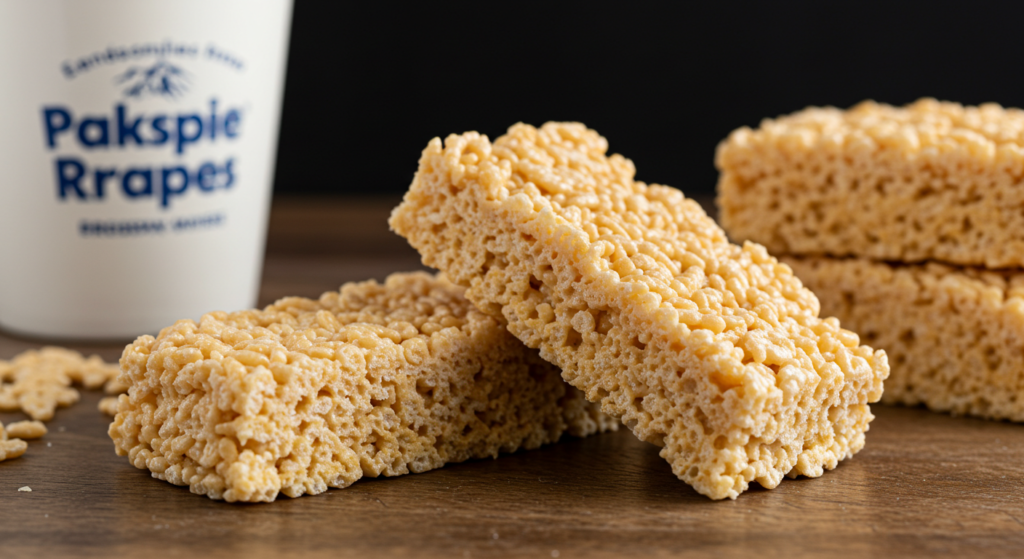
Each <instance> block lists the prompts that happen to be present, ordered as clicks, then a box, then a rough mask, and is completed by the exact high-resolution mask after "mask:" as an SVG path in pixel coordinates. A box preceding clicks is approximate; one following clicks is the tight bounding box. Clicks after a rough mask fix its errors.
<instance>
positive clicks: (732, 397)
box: [390, 123, 888, 499]
mask: <svg viewBox="0 0 1024 559" xmlns="http://www.w3.org/2000/svg"><path fill="white" fill-rule="evenodd" d="M607 147H608V144H607V142H606V141H605V139H604V138H602V137H601V136H599V135H598V134H597V133H596V132H594V131H592V130H588V129H587V128H586V127H584V126H583V125H582V124H564V123H548V124H545V125H544V126H543V127H541V128H540V129H537V128H534V127H532V126H527V125H523V124H517V125H515V126H513V127H512V128H510V129H509V131H508V134H507V135H505V136H502V137H500V138H498V139H497V141H495V142H494V143H493V144H492V143H491V142H489V141H488V140H487V138H486V137H484V136H481V135H479V134H477V133H475V132H470V133H466V134H463V135H461V136H459V135H452V136H449V137H448V139H447V140H446V141H445V144H444V145H442V143H441V140H439V139H437V138H435V139H434V140H431V141H430V143H429V144H428V146H427V148H426V149H425V150H424V152H423V155H422V158H421V159H420V165H419V170H418V172H417V173H416V176H415V178H414V179H413V183H412V187H411V188H410V190H409V192H408V193H407V194H406V196H405V200H404V201H403V202H402V204H401V205H400V206H399V207H398V208H397V209H396V210H395V211H394V213H393V214H392V217H391V222H390V223H391V226H392V228H393V229H394V230H395V231H397V232H398V233H399V234H401V235H402V236H404V237H406V238H407V239H408V240H409V242H410V243H411V244H412V245H413V246H414V247H415V248H416V249H417V250H419V251H420V254H421V255H422V256H423V261H424V263H426V264H427V265H430V266H434V267H437V268H439V269H441V270H442V271H444V272H445V273H446V274H447V275H448V277H449V278H451V279H452V280H453V281H455V282H457V283H459V284H462V285H465V286H468V287H469V290H468V291H467V297H468V298H469V299H470V300H471V301H472V302H473V303H474V304H475V305H476V306H477V307H478V308H479V309H481V310H482V311H484V312H486V313H488V314H490V315H491V316H494V317H502V318H503V319H504V320H506V321H507V323H508V329H509V331H511V332H512V333H513V334H515V335H516V337H518V338H519V339H520V340H522V341H523V342H524V343H526V345H528V346H530V347H535V348H540V352H541V356H542V357H543V358H545V359H547V360H548V361H550V362H552V363H554V364H555V365H558V366H559V367H560V368H561V369H562V371H563V372H562V376H563V378H565V379H566V380H567V381H569V383H570V384H572V385H573V386H575V387H577V388H579V389H581V390H583V391H585V392H586V395H587V398H588V399H589V400H590V401H592V402H600V403H601V405H602V408H601V409H602V410H603V411H604V412H605V413H609V414H611V415H614V416H618V417H621V418H622V420H623V421H624V422H625V424H626V425H628V426H629V427H630V429H632V430H633V432H634V433H635V434H636V435H637V436H638V437H640V438H641V439H642V440H645V441H648V442H651V443H654V444H656V445H659V446H661V447H663V448H662V450H661V456H662V457H664V458H665V459H666V460H668V462H669V463H670V464H671V465H672V470H673V472H675V474H676V475H677V476H678V477H680V478H681V479H683V480H685V481H686V482H687V483H689V484H691V485H693V487H694V488H695V489H697V491H699V492H701V493H703V494H705V495H707V496H709V497H711V498H714V499H721V498H724V497H731V498H735V497H736V496H737V495H739V494H740V493H741V492H743V491H744V490H745V489H746V488H747V485H748V484H749V483H750V482H751V481H757V482H758V483H760V484H761V485H762V486H764V487H767V488H771V487H775V486H776V485H777V484H778V483H779V481H780V480H781V478H782V476H783V475H787V474H788V475H791V476H796V475H798V474H801V475H806V476H819V475H821V474H822V470H823V469H831V468H834V467H835V466H836V464H837V462H838V461H839V460H841V459H843V458H846V457H849V456H851V455H853V454H854V453H855V452H857V451H858V450H860V448H861V447H862V446H863V445H864V432H865V431H866V430H867V428H868V422H869V421H871V419H872V415H871V413H870V409H869V407H868V403H869V402H874V401H876V400H878V398H879V396H881V394H882V380H883V379H884V378H885V377H886V376H887V375H888V365H887V364H886V357H885V353H884V352H881V351H877V352H876V351H873V350H872V349H871V348H869V347H866V346H861V345H860V344H859V341H858V338H857V336H856V335H855V334H853V333H852V332H848V331H846V330H843V329H841V328H840V327H839V323H838V322H837V321H835V320H834V319H833V320H820V319H819V318H818V317H817V316H818V302H817V299H815V297H814V295H813V294H812V293H811V292H810V291H808V290H807V289H805V288H804V287H803V286H802V285H801V284H800V281H799V280H798V279H797V278H796V277H794V276H793V274H792V272H791V271H790V269H789V267H787V266H784V265H781V264H779V263H778V262H777V261H776V260H775V259H774V258H772V257H771V256H769V255H768V253H767V252H766V251H765V249H764V248H763V247H761V246H759V245H755V244H746V245H744V246H743V247H739V246H736V245H733V244H730V243H729V242H728V241H727V240H726V237H725V234H724V233H723V232H722V230H721V229H719V227H718V226H717V225H716V224H715V223H714V222H713V221H712V220H711V219H710V218H708V216H707V215H705V213H704V212H703V210H701V208H700V206H699V205H698V204H697V203H696V202H694V201H692V200H689V199H687V198H685V197H684V196H683V194H682V193H681V192H679V191H678V190H675V189H672V188H668V187H664V186H654V185H652V186H647V185H645V184H643V183H640V182H636V181H634V180H633V175H634V168H633V164H632V162H630V161H629V160H628V159H625V158H623V157H622V156H619V155H612V156H610V157H609V156H607V155H606V151H607Z"/></svg>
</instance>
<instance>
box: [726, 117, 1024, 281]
mask: <svg viewBox="0 0 1024 559" xmlns="http://www.w3.org/2000/svg"><path fill="white" fill-rule="evenodd" d="M715 164H716V165H717V166H718V168H719V169H720V170H721V172H722V173H721V177H720V179H719V183H718V192H719V197H718V204H719V207H720V208H721V212H720V216H719V218H720V220H721V222H722V226H723V227H725V230H726V231H728V232H729V234H730V235H731V236H732V237H733V238H734V239H738V240H751V241H754V242H758V243H761V244H764V245H765V246H767V247H768V250H770V251H772V253H774V254H801V255H828V256H856V257H860V258H871V259H875V260H888V261H901V262H920V261H926V260H937V261H943V262H948V263H952V264H961V265H968V266H985V267H988V268H1015V267H1018V268H1019V267H1022V266H1024V184H1022V183H1024V178H1022V176H1024V111H1021V110H1019V109H1004V108H1002V107H1000V106H999V105H994V104H988V105H982V106H980V107H964V106H961V105H958V104H955V103H940V102H938V101H935V100H934V99H922V100H920V101H918V102H916V103H913V104H911V105H907V106H906V107H892V106H889V105H882V104H877V103H873V102H865V103H861V104H859V105H857V106H856V107H853V108H851V109H849V110H846V111H842V110H839V109H834V108H809V109H806V110H803V111H800V112H798V113H795V114H792V115H788V116H784V117H780V118H777V119H774V120H765V121H764V122H762V123H761V126H760V127H759V128H757V129H756V130H751V129H749V128H740V129H739V130H736V131H735V132H733V133H732V134H731V135H730V136H729V138H728V139H727V140H725V141H723V142H722V144H721V145H720V146H719V147H718V153H717V156H716V158H715Z"/></svg>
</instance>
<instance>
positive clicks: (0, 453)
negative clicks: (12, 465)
mask: <svg viewBox="0 0 1024 559" xmlns="http://www.w3.org/2000/svg"><path fill="white" fill-rule="evenodd" d="M27 449H28V443H26V442H25V441H23V440H21V439H10V440H7V439H4V440H0V462H3V461H4V460H10V459H12V458H17V457H19V456H21V455H22V454H25V451H26V450H27Z"/></svg>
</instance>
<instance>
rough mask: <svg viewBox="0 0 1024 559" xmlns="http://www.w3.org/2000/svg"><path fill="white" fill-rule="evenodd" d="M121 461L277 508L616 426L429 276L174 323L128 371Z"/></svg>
mask: <svg viewBox="0 0 1024 559" xmlns="http://www.w3.org/2000/svg"><path fill="white" fill-rule="evenodd" d="M121 366H122V373H121V376H120V377H119V380H120V381H121V382H122V383H124V384H125V385H127V386H128V387H129V389H128V393H127V394H126V395H122V396H121V397H120V400H119V402H118V404H117V406H118V407H117V415H116V416H115V419H114V422H113V423H112V424H111V426H110V436H111V438H112V439H113V440H114V444H115V447H116V451H117V453H118V454H119V455H122V456H123V455H127V456H128V457H129V459H130V460H131V462H132V464H134V465H135V466H136V467H138V468H145V469H148V470H150V471H151V472H152V475H153V477H156V478H159V479H163V480H166V481H169V482H171V483H174V484H176V485H187V486H189V488H190V489H191V490H192V491H193V492H195V493H199V494H205V495H207V496H209V497H210V498H214V499H225V500H227V501H272V500H274V499H275V498H276V496H277V494H278V493H279V492H280V493H284V494H285V495H288V496H290V497H297V496H300V495H303V494H317V493H322V492H323V491H325V490H327V488H328V487H346V486H348V485H350V484H351V483H353V482H354V481H356V480H358V479H359V478H361V477H363V476H373V477H375V476H381V475H383V476H396V475H401V474H406V473H409V472H424V471H427V470H431V469H434V468H439V467H441V466H443V465H444V464H446V463H450V462H459V461H463V460H467V459H470V458H483V457H496V456H497V455H498V454H499V453H500V452H512V451H515V450H516V449H519V448H536V447H538V446H540V445H542V444H545V443H549V442H554V441H556V440H558V438H559V437H560V436H561V435H562V434H563V433H570V434H573V435H578V436H584V435H588V434H591V433H595V432H598V431H604V430H610V429H615V428H616V427H617V425H618V424H617V422H615V421H613V420H612V419H611V418H608V417H606V416H604V415H602V414H601V413H600V412H599V411H598V409H597V407H596V406H593V405H591V404H589V403H588V402H586V400H585V399H584V398H583V396H582V395H581V394H580V393H578V392H576V391H575V390H573V389H572V388H571V387H568V386H566V384H565V383H564V382H563V381H562V379H561V378H560V377H559V374H558V370H557V369H556V368H554V367H553V366H551V365H550V364H548V363H546V362H544V361H543V360H542V359H540V357H538V355H537V352H536V351H533V350H530V349H528V348H526V347H524V346H523V345H522V344H521V343H519V342H518V341H517V340H516V339H515V338H513V337H512V336H511V335H509V334H508V332H506V331H505V329H504V326H503V325H502V324H500V323H499V321H497V320H495V319H493V318H491V317H488V316H486V315H484V314H482V313H480V312H478V311H476V310H475V309H474V308H473V307H472V306H471V305H470V304H469V303H468V301H466V299H465V298H464V297H463V290H462V289H461V288H458V287H456V286H454V285H452V284H451V283H449V282H447V281H446V280H444V279H440V278H435V277H433V276H430V275H427V274H425V273H412V274H394V275H392V276H390V277H389V278H388V279H387V281H386V283H385V284H383V285H381V284H378V283H376V282H373V281H369V282H364V283H356V284H348V285H345V286H343V287H342V289H341V291H340V292H331V293H325V294H324V295H323V296H321V297H320V299H319V300H311V299H303V298H298V297H292V298H285V299H281V300H280V301H278V302H277V303H275V304H273V305H270V306H269V307H267V308H265V309H263V310H250V311H240V312H234V313H224V312H216V313H210V314H207V315H206V316H204V317H203V318H202V320H201V321H200V322H199V323H195V322H193V321H191V320H181V321H178V322H177V323H176V324H174V325H173V326H169V327H167V328H165V329H164V330H163V331H161V332H160V334H159V336H157V337H156V338H154V337H152V336H142V337H140V338H139V339H138V340H136V341H135V343H133V344H131V345H129V346H128V347H127V348H126V349H125V351H124V355H123V356H122V358H121Z"/></svg>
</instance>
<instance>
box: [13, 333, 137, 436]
mask: <svg viewBox="0 0 1024 559" xmlns="http://www.w3.org/2000/svg"><path fill="white" fill-rule="evenodd" d="M118 371H119V368H118V366H117V365H113V364H107V363H104V362H103V360H102V359H100V358H99V357H98V356H96V355H93V356H91V357H89V358H88V359H85V358H83V357H82V355H81V354H80V353H78V352H77V351H73V350H70V349H65V348H60V347H44V348H42V349H40V350H29V351H26V352H24V353H21V354H20V355H18V356H16V357H15V358H14V359H12V360H11V361H9V362H5V361H0V411H18V410H21V411H23V412H24V413H26V414H28V415H29V416H30V417H32V419H36V420H42V421H49V420H50V419H52V418H53V414H54V411H55V410H56V409H57V408H58V407H60V406H69V405H71V404H73V403H75V402H77V401H78V399H79V394H78V391H77V390H75V389H74V388H72V386H71V385H72V383H75V382H77V383H81V384H83V385H84V386H85V387H86V388H99V387H101V386H104V385H105V384H106V385H108V388H112V389H114V390H116V389H118V388H119V387H118V386H117V385H116V383H113V382H112V379H115V378H116V377H117V375H118Z"/></svg>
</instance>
